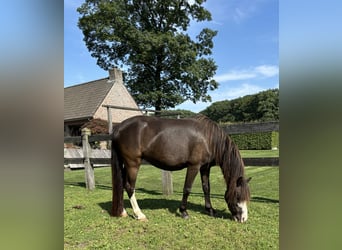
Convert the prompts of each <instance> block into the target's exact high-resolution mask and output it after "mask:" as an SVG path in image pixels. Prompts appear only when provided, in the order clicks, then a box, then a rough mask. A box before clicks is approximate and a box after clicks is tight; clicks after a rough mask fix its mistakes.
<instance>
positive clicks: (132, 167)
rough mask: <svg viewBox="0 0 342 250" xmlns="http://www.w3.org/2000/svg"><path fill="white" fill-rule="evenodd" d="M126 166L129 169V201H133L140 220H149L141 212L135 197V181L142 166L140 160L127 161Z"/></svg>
mask: <svg viewBox="0 0 342 250" xmlns="http://www.w3.org/2000/svg"><path fill="white" fill-rule="evenodd" d="M125 166H126V169H127V176H126V183H125V189H126V192H127V194H128V198H129V201H130V202H131V206H132V208H133V213H134V215H135V217H136V218H137V219H138V220H147V218H146V216H145V215H144V214H143V213H142V212H141V210H140V207H139V205H138V202H137V199H136V197H135V183H136V180H137V175H138V171H139V167H140V160H139V161H137V162H133V161H127V162H126V164H125Z"/></svg>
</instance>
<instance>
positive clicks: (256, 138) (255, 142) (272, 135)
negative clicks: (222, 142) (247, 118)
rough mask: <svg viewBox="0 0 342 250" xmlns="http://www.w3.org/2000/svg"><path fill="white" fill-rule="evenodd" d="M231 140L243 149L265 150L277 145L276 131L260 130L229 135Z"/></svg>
mask: <svg viewBox="0 0 342 250" xmlns="http://www.w3.org/2000/svg"><path fill="white" fill-rule="evenodd" d="M230 137H231V138H232V140H233V141H234V142H235V143H236V144H237V145H238V147H239V149H243V150H251V149H256V150H266V149H272V148H275V147H277V148H278V147H279V133H278V132H260V133H246V134H233V135H230Z"/></svg>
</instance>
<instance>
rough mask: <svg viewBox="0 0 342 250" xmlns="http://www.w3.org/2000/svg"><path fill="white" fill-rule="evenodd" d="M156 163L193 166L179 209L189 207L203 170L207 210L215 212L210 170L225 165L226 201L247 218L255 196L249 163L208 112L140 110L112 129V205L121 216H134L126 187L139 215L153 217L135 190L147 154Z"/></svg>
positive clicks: (162, 166) (238, 215)
mask: <svg viewBox="0 0 342 250" xmlns="http://www.w3.org/2000/svg"><path fill="white" fill-rule="evenodd" d="M143 159H144V160H146V161H147V162H149V163H151V164H152V165H153V166H155V167H157V168H160V169H163V170H168V171H176V170H181V169H184V168H187V170H186V177H185V183H184V189H183V198H182V201H181V205H180V207H179V211H180V213H181V216H182V217H183V218H185V219H186V218H189V214H188V212H187V201H188V196H189V194H190V192H191V187H192V184H193V182H194V179H195V177H196V175H197V174H198V172H200V174H201V181H202V190H203V193H204V199H205V210H206V211H207V212H208V213H209V215H210V216H214V215H215V210H214V209H213V207H212V205H211V201H210V183H209V175H210V168H211V167H212V166H216V165H218V166H220V168H221V172H222V174H223V177H224V180H225V182H226V187H227V189H226V192H225V194H224V198H225V201H226V203H227V205H228V208H229V210H230V212H231V215H232V217H231V218H232V219H234V220H235V221H238V222H245V221H247V218H248V211H247V203H248V201H249V200H250V191H249V187H248V182H249V181H250V179H251V178H248V179H246V178H245V177H244V163H243V160H242V158H241V155H240V153H239V150H238V148H237V146H236V144H235V143H234V142H233V141H232V140H231V139H230V137H229V136H228V135H227V134H226V133H225V132H224V130H223V129H222V128H220V127H219V126H218V124H217V123H215V122H213V121H212V120H210V119H209V118H207V117H206V116H202V115H200V116H197V117H193V118H188V119H171V118H160V117H151V116H134V117H131V118H128V119H127V120H124V121H123V122H121V123H119V124H118V125H116V126H115V127H114V128H113V133H112V158H111V167H112V211H111V215H112V216H115V217H120V216H121V217H126V216H128V214H127V212H126V210H125V208H124V206H123V192H124V189H125V190H126V192H127V194H128V197H129V200H130V203H131V206H132V208H133V213H134V216H135V218H137V219H138V220H147V218H146V216H145V215H144V214H143V213H142V211H141V209H140V207H139V205H138V203H137V200H136V196H135V183H136V179H137V175H138V171H139V168H140V165H141V161H142V160H143Z"/></svg>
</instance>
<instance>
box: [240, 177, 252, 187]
mask: <svg viewBox="0 0 342 250" xmlns="http://www.w3.org/2000/svg"><path fill="white" fill-rule="evenodd" d="M251 179H252V177H249V178H248V179H245V180H246V183H248V182H249V181H250V180H251ZM243 181H244V178H243V176H240V177H239V178H238V179H237V180H236V186H237V187H239V186H241V185H242V182H243Z"/></svg>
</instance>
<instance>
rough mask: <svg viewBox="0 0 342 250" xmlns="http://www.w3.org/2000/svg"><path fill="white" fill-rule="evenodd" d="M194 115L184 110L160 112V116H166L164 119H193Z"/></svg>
mask: <svg viewBox="0 0 342 250" xmlns="http://www.w3.org/2000/svg"><path fill="white" fill-rule="evenodd" d="M195 115H196V113H194V112H192V111H190V110H185V109H177V110H162V112H161V116H166V117H168V116H169V117H174V118H177V116H179V117H180V118H188V117H194V116H195Z"/></svg>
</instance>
